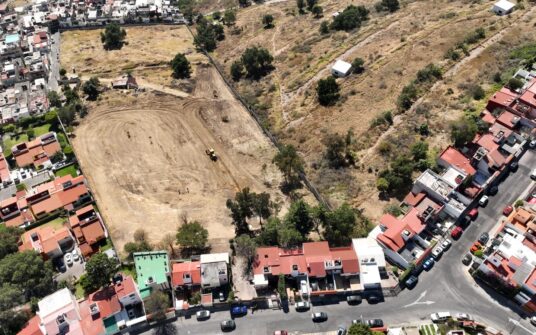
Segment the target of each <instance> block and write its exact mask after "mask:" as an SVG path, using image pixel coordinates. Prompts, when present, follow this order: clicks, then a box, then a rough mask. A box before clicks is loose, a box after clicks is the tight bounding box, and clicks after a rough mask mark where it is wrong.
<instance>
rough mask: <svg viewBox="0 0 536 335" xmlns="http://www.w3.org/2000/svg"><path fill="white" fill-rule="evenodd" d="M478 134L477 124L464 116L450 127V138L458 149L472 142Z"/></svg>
mask: <svg viewBox="0 0 536 335" xmlns="http://www.w3.org/2000/svg"><path fill="white" fill-rule="evenodd" d="M476 133H477V125H476V122H475V121H474V120H473V119H472V118H470V117H467V116H462V117H461V118H460V119H458V120H457V121H455V122H453V123H451V125H450V137H451V139H452V141H453V142H454V145H455V146H456V147H458V148H460V147H462V146H463V145H465V143H467V142H470V141H471V140H472V139H473V138H474V137H475V135H476Z"/></svg>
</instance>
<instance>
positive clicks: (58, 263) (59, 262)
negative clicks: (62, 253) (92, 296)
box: [52, 257, 67, 273]
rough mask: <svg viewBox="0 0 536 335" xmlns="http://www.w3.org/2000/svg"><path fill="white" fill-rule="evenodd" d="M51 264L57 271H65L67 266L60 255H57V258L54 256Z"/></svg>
mask: <svg viewBox="0 0 536 335" xmlns="http://www.w3.org/2000/svg"><path fill="white" fill-rule="evenodd" d="M52 262H53V264H54V267H55V268H56V269H57V270H58V271H59V272H62V273H63V272H65V271H67V268H66V267H65V262H64V261H63V258H61V257H58V258H55V259H54V260H53V261H52Z"/></svg>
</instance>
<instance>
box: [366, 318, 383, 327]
mask: <svg viewBox="0 0 536 335" xmlns="http://www.w3.org/2000/svg"><path fill="white" fill-rule="evenodd" d="M366 324H367V326H369V327H370V328H380V327H383V320H382V319H370V320H367V321H366Z"/></svg>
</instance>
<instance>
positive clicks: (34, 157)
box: [12, 132, 61, 167]
mask: <svg viewBox="0 0 536 335" xmlns="http://www.w3.org/2000/svg"><path fill="white" fill-rule="evenodd" d="M51 135H53V136H54V137H53V141H52V142H45V140H44V139H46V140H47V141H50V139H51V138H52V137H51ZM59 151H61V147H60V144H59V142H58V141H57V138H56V133H54V132H52V133H47V134H44V135H42V136H40V137H37V138H36V139H34V140H32V141H29V142H25V143H19V144H17V145H15V146H13V148H12V152H13V157H15V160H16V162H17V165H18V166H20V167H24V166H28V165H31V164H34V165H36V166H38V165H39V164H40V163H39V160H40V159H41V158H42V157H43V156H42V155H45V157H48V158H49V157H52V156H53V155H54V154H55V153H56V152H59Z"/></svg>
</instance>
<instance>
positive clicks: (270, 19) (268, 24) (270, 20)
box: [262, 14, 274, 29]
mask: <svg viewBox="0 0 536 335" xmlns="http://www.w3.org/2000/svg"><path fill="white" fill-rule="evenodd" d="M262 24H264V29H270V28H273V27H274V16H273V15H272V14H265V15H264V16H263V17H262Z"/></svg>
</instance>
